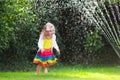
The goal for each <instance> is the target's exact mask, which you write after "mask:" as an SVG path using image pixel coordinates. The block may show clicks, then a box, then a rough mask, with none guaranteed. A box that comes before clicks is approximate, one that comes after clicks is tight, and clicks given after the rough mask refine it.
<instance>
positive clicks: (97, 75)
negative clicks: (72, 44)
mask: <svg viewBox="0 0 120 80" xmlns="http://www.w3.org/2000/svg"><path fill="white" fill-rule="evenodd" d="M0 80H120V66H56V67H55V66H54V67H50V68H49V73H48V74H47V75H45V74H44V73H43V71H42V72H41V74H40V75H38V76H37V75H35V71H31V72H0Z"/></svg>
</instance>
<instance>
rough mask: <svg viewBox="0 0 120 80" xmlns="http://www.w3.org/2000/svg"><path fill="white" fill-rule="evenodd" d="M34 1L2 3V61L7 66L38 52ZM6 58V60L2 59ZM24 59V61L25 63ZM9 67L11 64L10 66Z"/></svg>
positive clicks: (22, 0) (0, 58) (7, 0)
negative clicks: (35, 51)
mask: <svg viewBox="0 0 120 80" xmlns="http://www.w3.org/2000/svg"><path fill="white" fill-rule="evenodd" d="M33 3H34V2H33V0H31V1H29V0H2V1H0V4H1V8H0V13H1V15H0V16H1V19H0V34H1V35H0V37H1V38H0V61H1V62H3V63H5V64H7V63H12V61H16V60H17V59H18V58H19V56H22V57H24V58H27V57H25V56H26V55H28V54H29V53H30V51H31V50H32V51H33V50H36V47H35V46H36V42H37V39H36V37H37V35H36V33H38V30H37V27H36V25H35V24H34V20H35V18H36V15H35V14H33V11H32V9H33V7H34V5H33ZM2 58H4V59H5V60H4V59H2ZM24 58H20V59H22V61H24ZM8 65H9V64H8Z"/></svg>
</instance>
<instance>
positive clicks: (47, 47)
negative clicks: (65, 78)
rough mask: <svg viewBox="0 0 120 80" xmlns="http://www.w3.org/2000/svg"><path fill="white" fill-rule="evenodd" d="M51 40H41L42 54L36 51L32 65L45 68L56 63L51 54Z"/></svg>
mask: <svg viewBox="0 0 120 80" xmlns="http://www.w3.org/2000/svg"><path fill="white" fill-rule="evenodd" d="M52 44H53V41H52V39H44V40H43V50H44V51H43V52H41V50H38V52H37V54H36V55H35V58H34V59H33V63H35V64H39V65H41V66H43V67H47V66H50V65H54V64H55V63H56V60H57V58H56V57H55V56H54V54H53V50H52Z"/></svg>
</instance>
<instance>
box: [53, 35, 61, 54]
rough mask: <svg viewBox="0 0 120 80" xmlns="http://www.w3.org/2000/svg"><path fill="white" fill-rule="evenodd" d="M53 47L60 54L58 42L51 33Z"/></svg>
mask: <svg viewBox="0 0 120 80" xmlns="http://www.w3.org/2000/svg"><path fill="white" fill-rule="evenodd" d="M53 47H54V48H55V49H56V50H57V52H58V53H59V54H60V49H59V47H58V44H57V42H56V35H53Z"/></svg>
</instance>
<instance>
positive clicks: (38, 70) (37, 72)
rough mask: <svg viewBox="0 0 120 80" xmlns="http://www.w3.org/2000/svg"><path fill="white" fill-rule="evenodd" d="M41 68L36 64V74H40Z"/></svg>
mask: <svg viewBox="0 0 120 80" xmlns="http://www.w3.org/2000/svg"><path fill="white" fill-rule="evenodd" d="M41 68H42V67H41V66H40V65H39V64H38V65H37V69H36V74H37V75H39V74H40V71H41Z"/></svg>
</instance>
